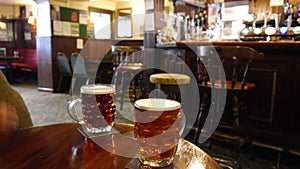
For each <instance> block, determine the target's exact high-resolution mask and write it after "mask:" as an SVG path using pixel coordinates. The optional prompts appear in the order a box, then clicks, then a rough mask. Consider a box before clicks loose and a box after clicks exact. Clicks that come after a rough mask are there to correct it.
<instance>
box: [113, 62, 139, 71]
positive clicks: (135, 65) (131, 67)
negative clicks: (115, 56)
mask: <svg viewBox="0 0 300 169" xmlns="http://www.w3.org/2000/svg"><path fill="white" fill-rule="evenodd" d="M143 68H144V66H143V64H142V63H127V64H122V65H119V67H118V70H124V71H127V72H135V71H138V70H143Z"/></svg>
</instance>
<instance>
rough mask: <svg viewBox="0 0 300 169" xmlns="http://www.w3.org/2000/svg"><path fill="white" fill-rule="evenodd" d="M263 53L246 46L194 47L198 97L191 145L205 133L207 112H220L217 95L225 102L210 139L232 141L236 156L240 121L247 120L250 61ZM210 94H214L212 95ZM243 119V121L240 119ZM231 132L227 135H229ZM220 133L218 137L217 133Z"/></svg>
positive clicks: (238, 148)
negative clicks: (199, 99) (195, 48)
mask: <svg viewBox="0 0 300 169" xmlns="http://www.w3.org/2000/svg"><path fill="white" fill-rule="evenodd" d="M263 57H264V54H263V53H260V52H258V51H256V50H255V49H253V48H250V47H246V46H199V47H198V48H197V76H196V77H197V81H198V87H199V91H200V96H201V104H200V111H199V115H198V118H197V124H196V132H195V135H194V140H193V141H194V143H195V144H198V142H199V140H198V139H199V136H200V134H201V133H202V134H205V132H206V129H205V128H203V127H204V126H203V125H204V122H205V121H206V118H207V117H208V109H211V110H210V112H211V113H220V111H221V110H220V107H222V105H221V104H222V103H220V100H222V98H220V97H222V95H221V94H220V93H221V92H225V93H227V95H225V97H226V98H223V99H226V103H225V106H224V108H225V109H224V110H225V111H224V112H223V116H222V120H221V122H220V123H219V124H211V125H218V128H217V131H215V132H214V134H213V137H223V139H224V138H225V139H228V138H232V139H233V141H234V143H235V150H236V154H237V156H239V152H240V146H241V138H240V130H241V128H240V127H241V126H240V120H241V119H245V120H246V119H247V108H246V105H247V104H246V99H247V93H248V92H250V91H251V90H254V88H255V83H253V82H247V74H248V71H249V68H250V66H251V64H252V62H253V61H254V60H257V59H263ZM213 91H214V92H213ZM221 113H222V112H221ZM242 117H243V118H242ZM230 132H231V134H232V135H231V136H230V134H228V133H230ZM220 133H221V134H220Z"/></svg>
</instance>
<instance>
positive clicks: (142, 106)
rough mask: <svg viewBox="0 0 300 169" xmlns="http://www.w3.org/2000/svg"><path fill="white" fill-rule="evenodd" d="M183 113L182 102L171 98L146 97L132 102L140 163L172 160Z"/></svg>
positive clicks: (159, 164)
mask: <svg viewBox="0 0 300 169" xmlns="http://www.w3.org/2000/svg"><path fill="white" fill-rule="evenodd" d="M182 116H183V114H182V112H181V105H180V103H179V102H177V101H174V100H168V99H159V98H148V99H140V100H137V101H135V102H134V137H135V139H136V141H137V147H138V158H139V160H140V162H141V163H142V164H143V165H147V166H151V167H164V166H167V165H170V164H172V162H173V160H174V157H175V154H176V150H177V146H178V142H179V138H180V132H182V129H183V128H184V125H182V124H183V120H182Z"/></svg>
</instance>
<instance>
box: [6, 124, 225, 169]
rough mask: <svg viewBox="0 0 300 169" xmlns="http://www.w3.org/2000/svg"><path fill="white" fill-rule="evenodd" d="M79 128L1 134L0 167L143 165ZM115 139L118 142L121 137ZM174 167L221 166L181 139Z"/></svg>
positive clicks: (119, 127) (59, 126) (66, 126)
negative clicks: (110, 148) (89, 136)
mask: <svg viewBox="0 0 300 169" xmlns="http://www.w3.org/2000/svg"><path fill="white" fill-rule="evenodd" d="M80 127H81V126H80V125H79V124H77V123H65V124H55V125H48V126H40V127H32V128H27V129H21V130H18V131H13V132H3V133H0V134H1V137H0V154H1V155H0V168H1V169H12V168H13V169H18V168H22V169H24V168H30V169H32V168H43V169H48V168H49V169H50V168H51V169H52V168H64V169H66V168H82V169H83V168H89V169H94V168H95V169H96V168H97V169H102V168H103V169H109V168H115V169H119V168H121V169H122V168H127V167H128V168H141V167H130V166H134V165H132V164H134V162H135V163H136V162H137V160H135V159H134V158H131V157H124V156H120V155H115V153H111V151H107V150H104V149H103V148H102V146H99V145H98V144H96V143H95V139H91V138H85V137H84V136H83V135H82V134H81V133H80V132H79V131H78V130H77V129H78V128H80ZM114 127H115V128H116V129H117V130H119V131H120V133H126V132H128V131H131V130H132V125H127V124H115V125H114ZM109 137H112V135H106V136H100V137H97V139H101V140H102V141H104V142H105V143H107V144H108V145H109V142H110V141H111V140H110V139H107V138H109ZM114 138H115V139H116V140H115V141H118V136H114ZM106 139H107V140H106ZM115 144H116V143H115ZM115 144H111V145H115ZM120 144H121V145H122V147H123V148H122V150H120V151H124V152H125V151H126V150H129V149H130V146H128V145H127V143H126V142H122V143H120ZM130 164H131V165H130ZM168 168H170V166H169V167H168ZM171 168H178V169H189V168H197V169H201V168H205V169H208V168H220V167H219V165H218V164H217V163H216V162H215V161H214V160H213V159H212V158H211V157H210V156H209V155H208V154H206V153H205V152H204V151H202V150H201V149H200V148H198V147H197V146H195V145H193V144H192V143H190V142H188V141H186V140H184V139H181V140H180V143H179V147H178V151H177V154H176V157H175V162H174V165H173V166H171Z"/></svg>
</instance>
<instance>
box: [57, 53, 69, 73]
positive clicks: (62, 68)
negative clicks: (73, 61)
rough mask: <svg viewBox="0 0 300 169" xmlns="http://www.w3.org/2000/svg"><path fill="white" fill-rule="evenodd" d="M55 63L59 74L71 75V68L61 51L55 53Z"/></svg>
mask: <svg viewBox="0 0 300 169" xmlns="http://www.w3.org/2000/svg"><path fill="white" fill-rule="evenodd" d="M57 65H58V71H59V73H60V74H64V75H71V76H72V70H71V67H70V63H69V60H68V58H67V56H66V55H65V54H64V53H62V52H58V53H57Z"/></svg>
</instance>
